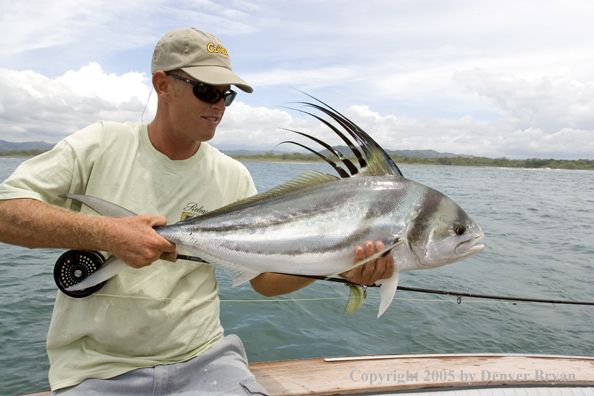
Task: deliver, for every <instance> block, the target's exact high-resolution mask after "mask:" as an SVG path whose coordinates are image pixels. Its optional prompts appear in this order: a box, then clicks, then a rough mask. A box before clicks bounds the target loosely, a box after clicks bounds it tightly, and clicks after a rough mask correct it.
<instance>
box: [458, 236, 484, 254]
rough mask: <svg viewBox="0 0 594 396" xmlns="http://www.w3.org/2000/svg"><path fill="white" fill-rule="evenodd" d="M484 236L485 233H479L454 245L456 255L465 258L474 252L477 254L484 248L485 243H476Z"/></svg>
mask: <svg viewBox="0 0 594 396" xmlns="http://www.w3.org/2000/svg"><path fill="white" fill-rule="evenodd" d="M484 237H485V234H481V235H479V236H476V237H474V238H472V239H469V240H468V241H464V242H462V243H459V244H458V246H456V249H455V250H454V251H455V252H456V255H457V256H458V257H459V258H460V259H466V258H468V257H472V256H474V255H475V254H479V253H480V252H482V251H483V249H484V248H485V245H483V244H479V245H477V243H478V242H480V241H481V240H482V239H483V238H484Z"/></svg>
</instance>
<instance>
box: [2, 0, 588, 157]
mask: <svg viewBox="0 0 594 396" xmlns="http://www.w3.org/2000/svg"><path fill="white" fill-rule="evenodd" d="M0 11H1V12H0V140H7V141H15V142H16V141H39V140H41V141H46V142H49V143H55V142H57V141H59V140H60V139H62V138H63V137H65V136H67V135H69V134H71V133H73V132H75V131H77V130H79V129H81V128H84V127H85V126H87V125H89V124H91V123H93V122H96V121H98V120H113V121H122V122H150V121H151V119H152V118H153V116H154V113H155V110H156V98H155V94H154V93H153V94H152V95H150V93H151V80H150V77H151V75H150V60H151V56H152V52H153V49H154V46H155V44H156V43H157V41H158V40H159V39H160V38H161V37H162V36H163V35H165V33H167V32H168V31H170V30H172V29H176V28H180V27H196V28H198V29H200V30H204V31H207V32H210V33H212V34H214V35H216V36H217V37H219V38H220V39H221V40H222V42H223V43H224V45H225V47H226V48H227V50H228V52H229V54H230V56H231V62H232V65H233V70H234V71H235V72H236V73H237V74H238V75H239V76H241V77H242V78H243V79H244V80H246V81H247V82H248V83H249V84H250V85H251V86H252V87H254V93H252V94H245V93H243V92H241V91H239V95H238V96H237V99H236V102H235V103H233V105H232V106H230V107H229V108H228V109H227V111H226V113H225V117H224V119H223V122H222V123H221V125H220V126H219V128H218V130H217V135H216V136H215V138H214V139H213V140H212V141H211V143H212V144H213V145H214V146H215V147H220V148H246V149H266V150H270V149H273V148H274V147H275V146H276V144H278V143H279V142H281V141H283V140H287V139H295V136H292V134H291V133H290V132H287V131H286V130H284V129H283V128H286V129H293V130H298V131H302V132H306V133H313V134H315V135H316V136H317V137H320V138H322V139H323V140H325V141H327V142H329V143H330V144H339V143H340V141H339V140H338V139H337V138H336V137H335V136H333V134H332V132H330V131H329V130H328V129H327V128H325V127H323V126H321V125H320V123H319V122H316V121H315V120H314V119H312V118H307V117H304V116H303V115H302V114H300V113H299V112H297V111H295V110H292V109H293V108H297V109H299V108H302V105H301V104H299V103H298V102H302V101H311V99H310V98H308V97H307V96H305V95H304V94H303V93H302V92H305V93H307V94H310V95H312V96H314V97H316V98H318V99H320V100H322V101H324V102H326V103H328V104H329V105H331V106H332V107H334V108H335V109H337V110H339V111H340V112H342V113H343V114H344V115H346V116H347V117H348V118H350V119H351V120H352V121H353V122H355V123H356V124H358V125H359V126H360V127H361V128H362V129H363V130H365V131H366V132H367V133H369V134H370V135H371V136H372V137H373V138H374V139H375V140H376V141H377V142H378V143H379V144H380V145H381V146H382V147H384V148H386V149H390V150H407V149H408V150H429V149H431V150H436V151H441V152H451V153H456V154H466V155H474V156H486V157H491V158H499V157H506V158H510V159H511V158H557V159H579V158H587V159H594V23H592V20H594V2H592V1H591V0H564V1H550V0H539V1H530V0H497V1H491V0H485V1H476V0H432V1H428V0H393V1H380V0H367V1H339V0H324V1H321V0H315V1H306V0H292V1H278V0H261V1H260V0H257V1H252V0H241V1H234V0H230V1H224V0H223V1H210V0H192V1H186V0H179V1H175V2H173V1H161V0H143V1H138V0H127V1H87V0H76V1H74V0H52V1H37V0H28V1H23V2H20V1H14V0H10V1H9V0H0ZM300 91H302V92H300ZM149 95H150V98H149ZM309 143H311V142H308V144H309ZM281 149H283V150H289V149H290V146H281Z"/></svg>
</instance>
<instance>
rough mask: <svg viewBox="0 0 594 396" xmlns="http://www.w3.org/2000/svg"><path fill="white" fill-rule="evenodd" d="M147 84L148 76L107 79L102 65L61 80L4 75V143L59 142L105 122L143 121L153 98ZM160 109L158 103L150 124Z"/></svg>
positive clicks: (0, 100) (0, 104) (0, 121)
mask: <svg viewBox="0 0 594 396" xmlns="http://www.w3.org/2000/svg"><path fill="white" fill-rule="evenodd" d="M145 83H146V76H145V75H144V74H142V73H136V72H130V73H126V74H124V75H122V76H116V75H114V74H106V73H104V72H103V70H102V69H101V67H100V66H99V65H98V64H96V63H90V64H89V65H88V66H85V67H83V68H81V69H80V70H78V71H68V72H66V73H65V74H64V75H63V76H60V77H57V78H55V79H52V78H48V77H45V76H43V75H41V74H39V73H35V72H32V71H15V70H6V69H0V91H2V92H3V94H2V95H1V96H0V132H1V134H2V138H3V140H11V141H25V140H45V141H49V142H56V141H58V140H59V139H61V138H63V137H65V136H67V135H69V134H71V133H73V132H75V131H77V130H79V129H81V128H83V127H85V126H87V125H89V124H91V123H93V122H96V121H99V120H114V121H140V117H141V114H142V111H143V109H144V106H145V103H146V101H147V98H148V95H149V88H148V86H147V85H146V84H145ZM155 108H156V106H155V101H154V98H152V101H151V103H150V104H149V108H148V109H147V114H145V117H144V119H145V120H150V119H152V117H153V114H154V110H155Z"/></svg>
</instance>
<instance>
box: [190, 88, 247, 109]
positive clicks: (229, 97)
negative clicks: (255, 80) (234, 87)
mask: <svg viewBox="0 0 594 396" xmlns="http://www.w3.org/2000/svg"><path fill="white" fill-rule="evenodd" d="M194 95H196V97H197V98H198V99H200V100H202V101H204V102H206V103H211V104H212V103H217V102H218V101H219V100H221V99H223V98H225V106H229V105H230V104H231V103H232V102H233V99H235V96H237V92H235V91H231V90H229V92H221V91H220V90H219V89H218V88H215V87H213V86H210V85H206V84H204V83H202V84H200V85H198V84H196V85H194Z"/></svg>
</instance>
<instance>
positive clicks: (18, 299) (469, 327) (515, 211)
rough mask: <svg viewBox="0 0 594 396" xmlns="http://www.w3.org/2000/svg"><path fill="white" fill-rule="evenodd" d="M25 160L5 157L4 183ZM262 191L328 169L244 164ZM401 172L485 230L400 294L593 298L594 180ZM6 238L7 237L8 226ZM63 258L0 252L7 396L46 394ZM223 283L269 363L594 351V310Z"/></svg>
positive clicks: (0, 373) (235, 320) (252, 350)
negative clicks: (469, 251) (275, 292)
mask: <svg viewBox="0 0 594 396" xmlns="http://www.w3.org/2000/svg"><path fill="white" fill-rule="evenodd" d="M20 162H22V160H20V159H11V158H0V181H1V180H4V179H5V178H6V177H8V176H9V175H10V174H11V173H12V171H13V170H14V169H15V168H16V167H17V166H18V164H19V163H20ZM245 165H246V166H247V167H248V169H249V170H250V172H251V173H252V176H253V178H254V181H255V183H256V187H257V188H258V190H259V191H265V190H267V189H269V188H271V187H274V186H276V185H278V184H280V183H282V182H284V181H287V180H289V179H290V178H291V177H293V176H296V175H297V174H299V173H301V172H303V171H305V170H307V169H316V170H321V171H325V172H328V173H332V172H333V171H332V169H331V168H330V167H329V166H327V165H324V164H298V163H266V162H247V163H245ZM401 168H402V171H403V173H404V175H405V176H406V177H407V178H409V179H411V180H415V181H417V182H420V183H423V184H425V185H428V186H430V187H433V188H435V189H437V190H439V191H441V192H443V193H444V194H446V195H448V196H449V197H450V198H452V199H453V200H454V201H456V202H457V203H458V204H459V205H460V206H462V207H463V208H464V209H465V211H466V212H467V213H468V214H469V215H470V216H471V217H472V218H474V219H475V220H476V221H477V222H478V223H479V225H480V226H481V227H482V229H483V231H484V232H485V239H484V240H483V242H484V243H485V245H486V248H485V250H484V251H483V252H482V253H481V254H479V255H477V256H475V257H473V258H471V259H468V260H466V261H462V262H459V263H455V264H452V265H448V266H445V267H442V268H438V269H433V270H427V271H412V272H405V273H403V274H401V276H400V285H401V286H409V287H419V288H428V289H440V290H451V291H461V292H470V293H478V294H492V295H503V296H516V297H529V298H541V299H559V300H574V301H594V282H593V281H594V243H593V242H594V236H593V235H594V172H588V171H568V170H531V169H498V168H465V167H446V166H444V167H438V166H432V167H430V166H402V167H401ZM0 231H1V230H0ZM60 254H61V251H57V250H51V249H38V250H29V249H26V248H21V247H15V246H10V245H6V244H2V243H0V384H2V387H1V388H0V394H5V395H14V394H18V393H25V392H33V391H37V390H42V389H47V388H49V385H48V382H47V370H48V361H47V357H46V355H45V337H46V333H47V329H48V325H49V321H50V318H51V312H52V306H53V302H54V300H55V296H56V293H57V288H56V287H55V285H54V281H53V273H52V271H53V264H54V263H55V261H56V259H57V258H58V257H59V255H60ZM217 276H218V279H219V282H220V283H221V291H220V297H221V300H222V303H221V311H222V313H221V320H222V322H223V326H224V327H225V330H226V332H227V333H228V334H231V333H235V334H238V335H239V336H240V337H241V338H242V340H243V341H244V344H245V347H246V350H247V353H248V357H249V360H250V361H251V362H261V361H270V360H284V359H297V358H311V357H322V356H344V355H361V354H383V353H391V354H392V353H393V354H397V353H401V354H407V353H478V352H493V353H527V354H559V355H585V356H594V331H593V330H594V307H592V306H576V305H553V304H534V303H510V302H502V301H493V300H488V301H485V300H477V299H471V298H462V300H461V303H460V304H458V303H457V301H456V297H452V296H438V295H430V294H421V293H414V292H406V291H398V292H397V293H396V298H395V300H394V301H393V302H392V305H391V306H390V308H389V309H388V310H387V312H386V313H385V314H384V315H383V316H382V317H381V318H379V319H377V318H376V316H377V310H378V306H379V299H378V297H379V293H378V291H377V290H374V289H369V290H368V298H367V300H366V301H365V302H364V304H363V306H362V307H361V308H360V309H359V310H358V311H356V312H355V313H352V314H348V313H345V310H344V309H345V305H346V303H347V299H348V296H349V289H348V288H347V287H345V286H343V285H338V284H333V283H329V282H316V283H315V284H313V285H312V286H310V287H307V288H305V289H303V290H300V291H298V292H296V293H293V294H290V295H287V296H281V297H275V298H270V299H266V298H265V297H262V296H260V295H258V294H257V293H255V292H254V291H253V290H251V288H250V287H249V285H243V286H240V287H238V288H231V287H230V278H229V277H228V276H227V275H226V274H225V273H224V272H222V271H220V272H217Z"/></svg>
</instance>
